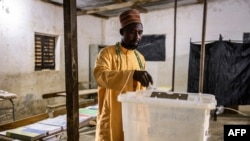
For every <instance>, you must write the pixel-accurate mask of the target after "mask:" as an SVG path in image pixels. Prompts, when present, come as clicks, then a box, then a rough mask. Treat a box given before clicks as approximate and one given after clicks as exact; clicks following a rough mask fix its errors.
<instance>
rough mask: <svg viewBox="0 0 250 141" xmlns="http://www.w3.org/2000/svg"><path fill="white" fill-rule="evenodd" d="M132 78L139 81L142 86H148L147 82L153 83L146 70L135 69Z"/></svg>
mask: <svg viewBox="0 0 250 141" xmlns="http://www.w3.org/2000/svg"><path fill="white" fill-rule="evenodd" d="M133 79H134V80H137V81H139V82H140V83H141V85H142V86H144V87H148V86H149V83H151V84H153V79H152V77H151V75H150V74H149V73H148V72H147V71H137V70H135V72H134V75H133Z"/></svg>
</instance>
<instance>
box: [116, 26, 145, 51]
mask: <svg viewBox="0 0 250 141" xmlns="http://www.w3.org/2000/svg"><path fill="white" fill-rule="evenodd" d="M121 32H122V35H123V37H122V41H123V42H124V43H125V45H126V46H125V47H126V48H127V49H131V50H133V49H136V48H137V47H138V44H139V43H140V41H141V37H142V33H143V27H142V24H140V23H133V24H129V25H127V26H126V27H124V28H123V29H122V31H121Z"/></svg>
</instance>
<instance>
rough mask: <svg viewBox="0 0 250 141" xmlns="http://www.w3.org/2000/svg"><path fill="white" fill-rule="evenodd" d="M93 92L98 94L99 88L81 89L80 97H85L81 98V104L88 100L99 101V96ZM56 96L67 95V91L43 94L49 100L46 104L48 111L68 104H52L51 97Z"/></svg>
mask: <svg viewBox="0 0 250 141" xmlns="http://www.w3.org/2000/svg"><path fill="white" fill-rule="evenodd" d="M93 94H97V89H86V90H79V97H80V98H83V100H79V104H84V103H85V102H88V101H97V98H96V97H95V96H91V95H93ZM85 96H89V97H87V99H86V97H85ZM55 97H66V92H65V91H61V92H53V93H46V94H43V95H42V98H43V99H47V100H48V104H47V106H46V112H49V111H53V110H55V109H59V108H62V107H65V106H66V103H65V102H62V103H54V104H50V103H49V98H55Z"/></svg>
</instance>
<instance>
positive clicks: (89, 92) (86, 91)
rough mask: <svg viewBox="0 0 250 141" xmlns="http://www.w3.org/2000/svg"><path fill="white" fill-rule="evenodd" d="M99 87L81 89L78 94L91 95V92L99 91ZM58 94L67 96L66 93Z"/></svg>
mask: <svg viewBox="0 0 250 141" xmlns="http://www.w3.org/2000/svg"><path fill="white" fill-rule="evenodd" d="M97 91H98V89H86V90H79V93H78V95H79V96H83V95H89V94H94V93H97ZM57 96H66V93H65V92H63V93H58V94H57Z"/></svg>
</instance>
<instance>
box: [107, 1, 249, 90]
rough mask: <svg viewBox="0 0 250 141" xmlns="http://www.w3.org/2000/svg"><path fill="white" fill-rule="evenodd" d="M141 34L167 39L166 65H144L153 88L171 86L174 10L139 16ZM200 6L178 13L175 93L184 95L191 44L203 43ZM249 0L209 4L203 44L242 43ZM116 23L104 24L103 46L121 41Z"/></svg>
mask: <svg viewBox="0 0 250 141" xmlns="http://www.w3.org/2000/svg"><path fill="white" fill-rule="evenodd" d="M141 17H142V21H143V24H144V34H145V35H146V34H165V35H166V61H165V62H152V61H150V62H149V61H148V62H147V70H148V71H149V72H150V73H151V74H152V76H153V78H154V82H155V83H154V86H155V87H161V86H171V85H172V66H173V64H172V62H173V60H172V59H173V44H174V43H173V42H174V8H169V9H164V10H159V11H153V12H149V13H143V14H141ZM202 20H203V4H196V5H189V6H181V7H178V9H177V33H176V34H177V35H176V62H175V66H176V67H175V70H176V71H175V91H187V79H188V78H187V77H188V63H189V48H190V39H191V41H201V40H202ZM249 23H250V1H249V0H208V5H207V28H206V41H211V40H218V39H219V35H220V34H221V35H222V36H223V39H225V40H228V39H231V40H242V38H243V32H250V25H249ZM119 28H120V25H119V20H118V18H112V19H110V20H108V21H107V22H106V26H105V35H106V38H105V44H114V43H115V42H116V41H120V35H119V32H118V31H119Z"/></svg>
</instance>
